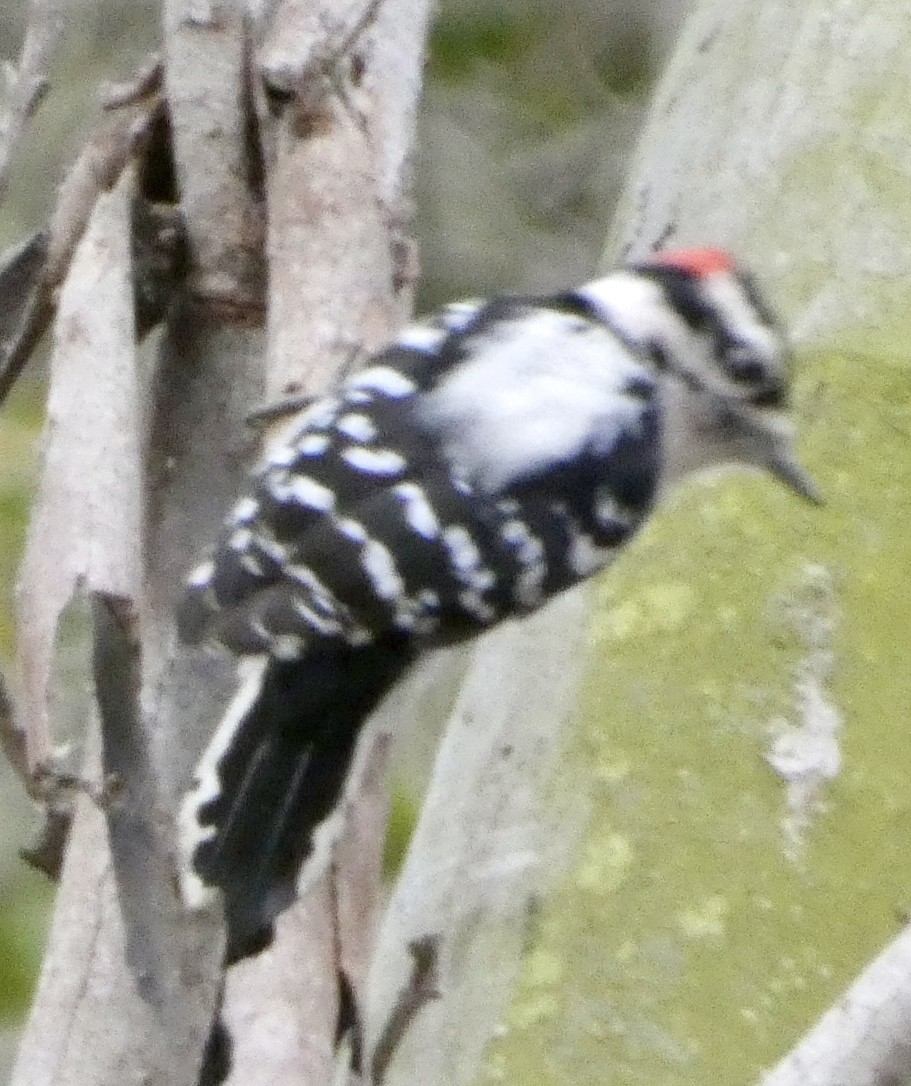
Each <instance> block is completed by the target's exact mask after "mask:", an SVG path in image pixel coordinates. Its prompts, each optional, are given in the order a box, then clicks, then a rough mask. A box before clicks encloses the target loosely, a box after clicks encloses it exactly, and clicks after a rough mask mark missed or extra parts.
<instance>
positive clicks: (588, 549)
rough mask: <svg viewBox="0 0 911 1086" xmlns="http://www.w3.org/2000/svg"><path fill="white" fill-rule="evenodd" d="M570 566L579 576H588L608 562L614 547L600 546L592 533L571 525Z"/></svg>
mask: <svg viewBox="0 0 911 1086" xmlns="http://www.w3.org/2000/svg"><path fill="white" fill-rule="evenodd" d="M568 527H569V532H570V536H571V541H570V549H569V568H570V569H571V570H572V571H573V573H575V574H576V576H577V577H588V576H589V575H590V574H592V573H594V572H595V571H596V570H599V569H601V567H602V566H603V565H604V564H605V563H606V562H607V559H608V558H609V556H610V554H611V551H612V550H614V548H613V547H599V546H598V545H597V544H596V543H595V541H594V540H593V539H592V538H591V536H590V535H586V534H585V532H580V531H579V530H578V528H575V526H574V525H569V526H568Z"/></svg>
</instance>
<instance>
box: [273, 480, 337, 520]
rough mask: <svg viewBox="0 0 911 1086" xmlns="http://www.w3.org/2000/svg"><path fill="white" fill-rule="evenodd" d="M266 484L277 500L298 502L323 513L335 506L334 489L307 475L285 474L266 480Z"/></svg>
mask: <svg viewBox="0 0 911 1086" xmlns="http://www.w3.org/2000/svg"><path fill="white" fill-rule="evenodd" d="M266 486H267V488H268V490H269V493H270V494H271V495H272V497H273V498H275V500H276V501H277V502H297V504H298V505H305V506H307V508H308V509H316V510H318V511H319V512H321V513H328V512H331V510H332V509H334V508H335V495H334V494H333V493H332V491H331V490H330V489H329V488H328V487H327V486H323V484H322V483H318V482H317V481H316V480H315V479H311V478H310V477H309V476H307V475H287V474H283V475H281V476H277V477H275V478H272V479H268V480H266Z"/></svg>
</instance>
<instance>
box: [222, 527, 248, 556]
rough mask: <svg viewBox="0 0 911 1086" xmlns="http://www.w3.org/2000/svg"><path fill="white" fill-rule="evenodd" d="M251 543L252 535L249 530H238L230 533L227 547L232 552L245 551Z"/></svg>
mask: <svg viewBox="0 0 911 1086" xmlns="http://www.w3.org/2000/svg"><path fill="white" fill-rule="evenodd" d="M252 542H253V533H252V532H251V531H250V529H249V528H238V529H237V530H236V531H234V532H232V533H231V538H230V539H229V540H228V546H229V547H230V548H231V550H232V551H245V550H247V548H248V547H249V546H250V544H251V543H252Z"/></svg>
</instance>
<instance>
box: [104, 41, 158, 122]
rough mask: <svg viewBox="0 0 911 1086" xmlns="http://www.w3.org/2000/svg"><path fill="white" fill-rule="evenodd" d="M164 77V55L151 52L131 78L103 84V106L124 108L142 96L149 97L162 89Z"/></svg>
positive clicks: (105, 107)
mask: <svg viewBox="0 0 911 1086" xmlns="http://www.w3.org/2000/svg"><path fill="white" fill-rule="evenodd" d="M163 79H164V61H163V59H162V56H161V54H160V53H151V54H150V55H149V56H148V57H146V59H145V61H144V62H143V63H142V65H141V67H140V68H139V70H138V71H137V72H136V73H135V74H134V75H133V76H132V77H131V78H130V79H124V80H121V81H120V82H111V83H103V84H102V85H101V90H100V95H101V105H102V108H103V109H122V108H123V107H124V106H131V105H134V104H135V103H136V102H138V101H139V100H140V99H141V98H147V97H148V96H149V95H150V94H155V93H156V92H158V91H159V90H161V86H162V80H163Z"/></svg>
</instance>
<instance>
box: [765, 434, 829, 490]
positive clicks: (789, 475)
mask: <svg viewBox="0 0 911 1086" xmlns="http://www.w3.org/2000/svg"><path fill="white" fill-rule="evenodd" d="M768 468H769V471H770V472H771V473H772V474H773V475H774V476H775V478H776V479H780V480H781V481H782V482H783V483H784V484H785V485H786V486H789V487H790V488H791V490H793V491H794V493H795V494H799V495H800V496H801V497H802V498H806V499H807V501H810V502H812V503H813V504H814V505H824V504H825V499H824V498H823V496H822V493H821V492H820V489H819V487H818V486H817V485H816V483H815V482H814V481H813V479H812V477H811V476H810V474H809V473H808V472H807V471H806V470H805V469H804V468H803V467H801V465H800V464H799V463H798V461H797V455H796V453H795V452H794V449H793V448H792V447H791V443H790V442H788V443H787V444H786V445H783V446H781V447H779V448H777V449H776V450H775V451H774V452H773V454H772V457H771V459H770V461H769V464H768Z"/></svg>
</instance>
